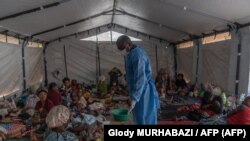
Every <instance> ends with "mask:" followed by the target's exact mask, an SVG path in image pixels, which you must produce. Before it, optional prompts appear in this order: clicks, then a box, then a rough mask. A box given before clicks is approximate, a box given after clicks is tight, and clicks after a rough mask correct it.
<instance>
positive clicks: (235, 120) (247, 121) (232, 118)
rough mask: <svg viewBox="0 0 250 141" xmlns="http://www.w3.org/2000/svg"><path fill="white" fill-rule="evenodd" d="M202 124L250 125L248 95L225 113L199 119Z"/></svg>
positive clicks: (249, 101)
mask: <svg viewBox="0 0 250 141" xmlns="http://www.w3.org/2000/svg"><path fill="white" fill-rule="evenodd" d="M200 124H202V125H221V124H230V125H250V96H248V97H246V98H245V100H244V102H243V103H242V105H240V106H239V107H238V108H237V109H235V110H234V111H232V112H231V113H229V114H227V115H222V116H215V117H212V118H208V119H204V120H201V121H200Z"/></svg>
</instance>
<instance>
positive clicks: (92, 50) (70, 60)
mask: <svg viewBox="0 0 250 141" xmlns="http://www.w3.org/2000/svg"><path fill="white" fill-rule="evenodd" d="M136 44H138V45H140V46H141V47H143V48H144V49H145V51H146V52H147V53H148V56H149V58H150V62H151V67H152V79H155V77H156V75H157V68H156V66H157V64H158V67H159V68H163V67H164V68H169V70H170V72H171V74H173V73H174V70H173V69H174V64H173V60H174V59H173V49H172V47H168V48H166V46H163V45H158V48H157V50H158V52H159V53H158V58H157V59H156V48H155V46H156V44H154V43H149V42H146V41H142V42H136ZM64 46H65V48H66V56H64V50H63V47H64ZM98 47H99V52H100V72H101V75H105V76H106V78H107V79H106V80H107V81H108V80H109V76H108V72H109V71H110V70H111V69H112V68H113V67H118V68H119V69H121V71H122V72H123V73H125V70H124V61H125V60H124V56H123V55H122V52H119V51H118V50H117V48H116V45H115V44H114V43H112V44H111V42H99V43H98ZM46 52H47V53H46V58H47V62H48V63H47V67H48V69H47V70H48V82H56V83H58V84H60V85H61V84H62V79H63V77H65V76H66V68H67V70H68V77H69V78H70V79H77V80H78V81H79V82H82V81H83V82H85V83H88V84H91V83H93V82H95V81H96V77H97V73H96V71H98V70H97V65H96V59H97V54H96V43H95V42H86V41H79V40H78V39H75V38H74V39H72V38H71V39H65V40H63V41H61V42H54V43H52V44H50V45H49V46H48V48H47V51H46ZM65 59H66V65H65ZM157 60H158V63H157ZM65 66H67V67H65ZM57 70H58V71H59V74H58V75H56V74H55V72H56V71H57Z"/></svg>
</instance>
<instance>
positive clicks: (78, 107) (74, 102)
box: [70, 93, 84, 113]
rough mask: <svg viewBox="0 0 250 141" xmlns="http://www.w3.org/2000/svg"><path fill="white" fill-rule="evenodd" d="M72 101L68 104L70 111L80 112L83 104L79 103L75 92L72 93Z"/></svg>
mask: <svg viewBox="0 0 250 141" xmlns="http://www.w3.org/2000/svg"><path fill="white" fill-rule="evenodd" d="M71 98H72V102H71V104H70V108H71V111H72V112H74V113H81V112H82V111H83V110H84V107H83V104H82V103H80V101H79V97H78V95H77V93H73V94H72V97H71Z"/></svg>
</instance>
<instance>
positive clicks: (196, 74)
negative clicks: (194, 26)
mask: <svg viewBox="0 0 250 141" xmlns="http://www.w3.org/2000/svg"><path fill="white" fill-rule="evenodd" d="M195 43H196V47H197V54H196V69H195V83H197V82H198V73H199V59H200V58H199V55H200V45H199V41H195Z"/></svg>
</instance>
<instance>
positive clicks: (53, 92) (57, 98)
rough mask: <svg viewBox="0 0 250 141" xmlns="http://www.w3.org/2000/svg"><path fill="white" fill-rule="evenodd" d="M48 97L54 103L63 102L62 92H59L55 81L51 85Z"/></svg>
mask: <svg viewBox="0 0 250 141" xmlns="http://www.w3.org/2000/svg"><path fill="white" fill-rule="evenodd" d="M48 99H49V100H51V101H52V102H53V104H54V105H60V104H61V102H62V97H61V94H60V93H59V89H58V87H57V85H56V83H54V82H52V83H50V85H49V94H48Z"/></svg>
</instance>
